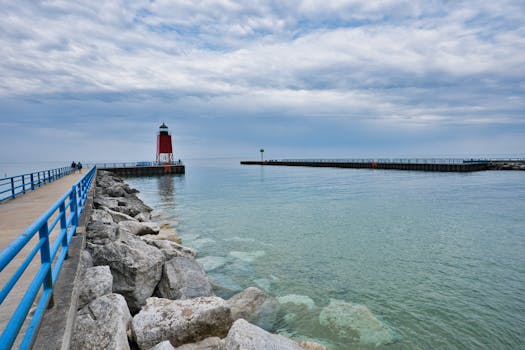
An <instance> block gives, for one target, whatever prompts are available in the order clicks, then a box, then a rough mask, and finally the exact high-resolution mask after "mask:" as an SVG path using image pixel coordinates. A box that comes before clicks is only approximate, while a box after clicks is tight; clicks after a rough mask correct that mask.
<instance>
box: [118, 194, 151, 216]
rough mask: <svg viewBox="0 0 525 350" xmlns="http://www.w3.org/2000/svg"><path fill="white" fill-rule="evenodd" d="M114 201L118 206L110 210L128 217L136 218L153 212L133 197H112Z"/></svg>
mask: <svg viewBox="0 0 525 350" xmlns="http://www.w3.org/2000/svg"><path fill="white" fill-rule="evenodd" d="M114 199H116V200H117V201H118V206H117V207H116V208H111V209H113V210H116V211H118V212H121V213H124V214H127V215H129V216H136V215H138V214H140V213H144V212H146V213H149V212H151V211H152V210H153V209H152V208H150V207H149V206H147V205H146V204H144V202H142V201H141V200H140V199H138V198H137V197H136V196H134V195H130V196H128V197H114Z"/></svg>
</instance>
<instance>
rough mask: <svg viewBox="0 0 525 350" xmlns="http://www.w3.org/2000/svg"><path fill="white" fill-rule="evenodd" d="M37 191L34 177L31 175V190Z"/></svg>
mask: <svg viewBox="0 0 525 350" xmlns="http://www.w3.org/2000/svg"><path fill="white" fill-rule="evenodd" d="M34 189H35V179H34V177H33V173H31V190H32V191H33V190H34Z"/></svg>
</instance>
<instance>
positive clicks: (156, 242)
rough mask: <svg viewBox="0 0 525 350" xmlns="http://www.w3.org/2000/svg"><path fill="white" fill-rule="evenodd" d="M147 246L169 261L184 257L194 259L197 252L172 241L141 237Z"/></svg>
mask: <svg viewBox="0 0 525 350" xmlns="http://www.w3.org/2000/svg"><path fill="white" fill-rule="evenodd" d="M141 238H142V240H143V241H144V242H146V243H147V244H149V245H151V246H153V247H155V248H157V249H160V251H161V252H162V254H164V257H165V258H166V260H170V259H172V258H175V257H177V256H185V257H188V258H194V257H196V256H197V251H196V250H195V249H191V248H188V247H184V246H182V245H180V244H178V243H175V242H172V241H166V240H163V239H151V238H147V237H145V236H143V237H141Z"/></svg>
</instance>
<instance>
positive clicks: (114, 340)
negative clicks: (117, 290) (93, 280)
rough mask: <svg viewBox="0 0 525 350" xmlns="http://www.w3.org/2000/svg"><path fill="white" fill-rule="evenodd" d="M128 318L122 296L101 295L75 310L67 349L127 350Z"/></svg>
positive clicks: (126, 307) (129, 319) (129, 317)
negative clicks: (74, 319)
mask: <svg viewBox="0 0 525 350" xmlns="http://www.w3.org/2000/svg"><path fill="white" fill-rule="evenodd" d="M130 321H131V314H130V313H129V310H128V306H127V305H126V301H125V300H124V298H123V297H122V295H119V294H107V295H104V296H101V297H99V298H97V299H95V300H93V301H92V302H91V303H89V304H88V305H86V306H85V307H84V308H82V309H81V310H80V311H79V312H78V314H77V318H76V321H75V329H74V332H73V337H72V340H71V349H78V350H83V349H86V350H87V349H105V350H128V349H129V344H128V336H127V330H128V328H129V324H130Z"/></svg>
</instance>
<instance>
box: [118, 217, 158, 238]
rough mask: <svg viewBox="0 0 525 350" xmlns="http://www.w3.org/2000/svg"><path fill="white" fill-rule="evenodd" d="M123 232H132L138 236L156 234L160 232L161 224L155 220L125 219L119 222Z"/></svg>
mask: <svg viewBox="0 0 525 350" xmlns="http://www.w3.org/2000/svg"><path fill="white" fill-rule="evenodd" d="M118 227H119V231H120V232H121V233H126V234H132V235H136V236H144V235H154V234H157V233H159V231H160V227H159V224H157V223H155V222H149V221H148V222H138V221H136V220H123V221H120V222H119V223H118Z"/></svg>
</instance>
